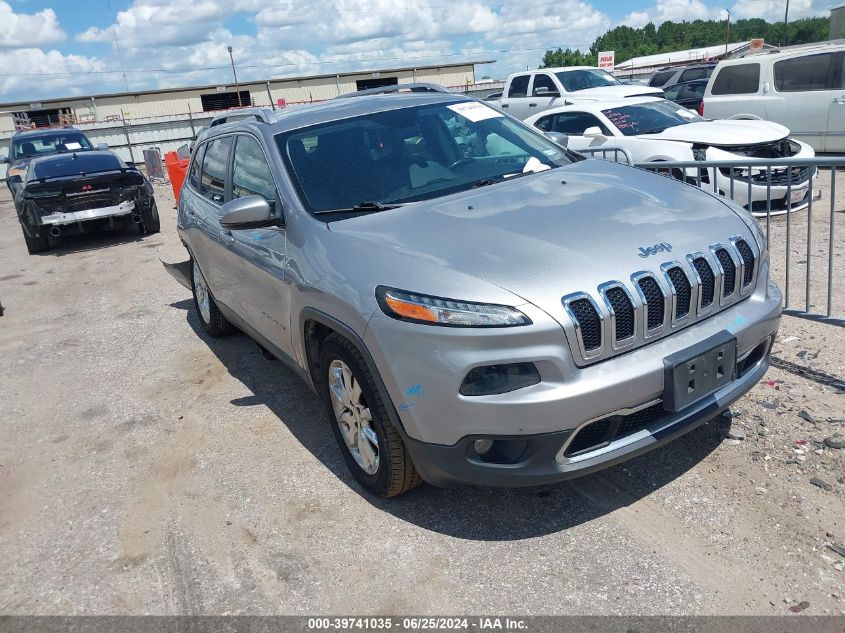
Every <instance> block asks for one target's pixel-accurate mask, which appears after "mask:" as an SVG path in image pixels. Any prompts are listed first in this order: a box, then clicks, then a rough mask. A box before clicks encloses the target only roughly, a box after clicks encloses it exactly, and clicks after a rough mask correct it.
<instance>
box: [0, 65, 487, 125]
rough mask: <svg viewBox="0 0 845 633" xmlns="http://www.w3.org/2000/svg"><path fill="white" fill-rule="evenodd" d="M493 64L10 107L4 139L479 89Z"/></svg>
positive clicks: (3, 118)
mask: <svg viewBox="0 0 845 633" xmlns="http://www.w3.org/2000/svg"><path fill="white" fill-rule="evenodd" d="M489 63H492V61H491V60H487V61H469V62H462V63H455V64H442V65H439V66H420V67H417V68H410V67H408V68H390V69H386V70H375V71H360V72H352V73H338V74H331V75H312V76H307V77H288V78H284V79H269V80H263V81H248V82H243V83H240V84H239V88H240V94H238V91H237V90H236V88H235V85H234V84H232V83H222V84H212V85H207V86H195V87H187V88H165V89H160V90H148V91H141V92H122V93H113V94H101V95H91V96H87V97H68V98H60V99H45V100H41V101H38V102H28V101H21V102H17V103H4V104H0V135H2V136H7V135H8V134H9V133H11V132H12V131H13V130H14V129H15V127H16V125H15V123H16V121H17V122H18V123H21V124H30V125H35V126H37V127H41V126H47V125H59V124H64V123H72V124H85V123H101V122H111V121H121V120H122V119H127V120H130V119H141V118H149V117H158V116H179V115H182V116H186V115H187V114H188V113H192V114H193V115H197V114H200V113H203V112H212V111H215V110H225V109H228V108H232V107H238V106H239V105H243V106H247V105H256V106H269V105H271V104H284V105H294V104H298V103H308V102H311V101H322V100H325V99H330V98H332V97H335V96H337V95H339V94H343V93H346V92H353V91H355V90H362V89H365V88H373V87H377V86H386V85H393V84H396V83H410V82H415V81H416V82H431V83H436V84H441V85H444V86H448V87H455V88H458V87H461V88H463V87H467V86H470V85H472V84H474V83H475V65H476V64H489ZM3 133H5V134H3Z"/></svg>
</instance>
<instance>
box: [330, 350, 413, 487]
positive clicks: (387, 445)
mask: <svg viewBox="0 0 845 633" xmlns="http://www.w3.org/2000/svg"><path fill="white" fill-rule="evenodd" d="M320 371H321V372H322V373H323V376H322V384H323V396H324V399H325V401H326V404H327V406H328V410H329V415H330V416H331V419H332V422H333V423H332V430H333V431H334V434H335V438H336V439H337V442H338V444H339V445H340V450H341V452H342V453H343V459H344V460H345V461H346V464H347V466H349V469H350V470H351V471H352V474H353V475H354V476H355V479H357V480H358V481H359V482H360V483H361V485H363V486H364V487H365V488H366V489H367V490H369V491H370V492H373V493H375V494H377V495H379V496H382V497H393V496H395V495H398V494H402V493H403V492H407V491H408V490H410V489H411V488H414V487H415V486H417V485H419V484H420V482H421V481H422V479H421V478H420V476H419V474H418V473H417V470H416V468H414V463H413V461H411V456H410V455H409V454H408V451H407V449H406V448H405V444H404V443H403V442H402V438H401V436H400V435H399V432H398V431H397V430H396V427H394V426H393V424H392V423H391V421H390V417H389V416H388V413H387V407H386V406H385V403H384V401H383V400H382V399H381V396H380V395H379V393H378V388H377V387H376V384H375V381H374V380H373V376H372V374H371V373H370V370H369V368H368V367H367V364H366V362H365V361H364V358H363V356H362V355H361V353H360V352H359V351H358V349H357V348H356V347H355V346H354V345H352V344H351V343H350V342H349V341H348V340H346V339H345V338H343V337H342V336H339V335H338V334H331V335H329V336H328V337H327V338H326V340H325V342H324V343H323V349H322V354H321V358H320Z"/></svg>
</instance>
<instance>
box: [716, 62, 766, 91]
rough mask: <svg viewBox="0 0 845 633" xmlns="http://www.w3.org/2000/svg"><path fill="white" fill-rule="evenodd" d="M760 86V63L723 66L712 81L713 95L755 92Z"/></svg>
mask: <svg viewBox="0 0 845 633" xmlns="http://www.w3.org/2000/svg"><path fill="white" fill-rule="evenodd" d="M759 87H760V64H737V65H735V66H725V67H724V68H722V70H720V71H719V74H718V75H716V79H715V81H714V82H713V94H714V95H748V94H756V92H757V90H758V89H759Z"/></svg>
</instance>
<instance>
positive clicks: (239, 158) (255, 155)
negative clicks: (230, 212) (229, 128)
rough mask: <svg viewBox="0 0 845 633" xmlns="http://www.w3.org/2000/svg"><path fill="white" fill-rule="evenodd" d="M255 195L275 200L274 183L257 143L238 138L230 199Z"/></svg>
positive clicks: (269, 200)
mask: <svg viewBox="0 0 845 633" xmlns="http://www.w3.org/2000/svg"><path fill="white" fill-rule="evenodd" d="M255 195H258V196H263V197H264V198H265V199H266V200H267V201H268V202H273V201H274V200H275V199H276V183H274V182H273V176H272V175H271V174H270V166H269V165H268V164H267V159H266V158H265V157H264V151H263V150H262V149H261V145H260V144H259V143H258V141H256V140H255V139H254V138H252V137H251V136H238V142H237V144H236V145H235V159H234V161H233V163H232V198H243V197H244V196H255Z"/></svg>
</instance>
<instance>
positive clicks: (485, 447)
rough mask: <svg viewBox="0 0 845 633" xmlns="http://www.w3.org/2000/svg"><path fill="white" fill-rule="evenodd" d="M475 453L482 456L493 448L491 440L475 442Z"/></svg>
mask: <svg viewBox="0 0 845 633" xmlns="http://www.w3.org/2000/svg"><path fill="white" fill-rule="evenodd" d="M473 448H475V452H476V453H478V454H479V455H484V453H486V452H487V451H489V450H490V449H491V448H493V440H475V445H474V446H473Z"/></svg>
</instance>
